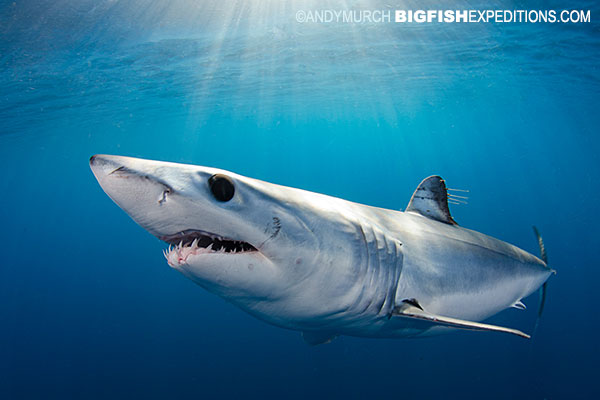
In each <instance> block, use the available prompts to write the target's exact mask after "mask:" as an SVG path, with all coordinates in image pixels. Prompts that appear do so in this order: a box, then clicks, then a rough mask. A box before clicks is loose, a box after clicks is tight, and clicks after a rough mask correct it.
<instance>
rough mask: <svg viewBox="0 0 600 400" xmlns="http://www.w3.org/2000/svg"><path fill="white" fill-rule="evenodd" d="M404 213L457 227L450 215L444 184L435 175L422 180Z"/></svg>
mask: <svg viewBox="0 0 600 400" xmlns="http://www.w3.org/2000/svg"><path fill="white" fill-rule="evenodd" d="M406 211H410V212H416V213H418V214H421V215H423V216H424V217H427V218H431V219H435V220H436V221H440V222H445V223H447V224H452V225H458V224H457V223H456V221H454V219H453V218H452V216H451V215H450V209H449V208H448V192H447V190H446V183H445V182H444V180H443V179H442V178H441V177H439V176H437V175H433V176H430V177H428V178H425V179H423V182H421V183H420V184H419V186H418V187H417V190H415V192H414V193H413V195H412V197H411V199H410V202H409V203H408V207H406Z"/></svg>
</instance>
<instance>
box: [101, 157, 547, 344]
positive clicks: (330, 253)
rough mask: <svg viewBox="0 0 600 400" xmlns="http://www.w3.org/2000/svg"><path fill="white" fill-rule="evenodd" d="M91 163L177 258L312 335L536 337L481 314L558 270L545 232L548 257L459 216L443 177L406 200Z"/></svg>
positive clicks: (107, 161) (237, 298)
mask: <svg viewBox="0 0 600 400" xmlns="http://www.w3.org/2000/svg"><path fill="white" fill-rule="evenodd" d="M90 166H91V169H92V172H93V174H94V175H95V177H96V179H97V181H98V183H99V184H100V186H101V187H102V189H103V190H104V192H105V193H106V194H107V195H108V196H109V197H110V198H111V199H112V200H113V201H114V202H115V203H116V204H117V205H118V206H119V207H120V208H121V209H123V210H124V211H125V212H126V213H127V214H128V215H129V216H130V217H131V218H132V219H133V220H134V221H135V222H137V223H138V224H139V225H140V226H141V227H142V228H144V229H145V230H147V231H148V232H149V233H151V234H152V235H154V236H155V237H157V238H158V239H160V240H161V241H163V242H165V246H166V245H168V247H167V248H166V249H164V250H163V254H164V256H165V258H166V260H167V262H168V264H169V266H170V267H172V268H173V269H175V270H177V271H179V272H181V273H182V274H183V275H185V276H186V277H187V278H189V279H191V280H192V281H193V282H195V283H196V284H198V285H199V286H201V287H202V288H204V289H206V290H208V291H209V292H211V293H214V294H216V295H218V296H220V297H222V298H223V299H225V300H226V301H228V302H230V303H232V304H234V305H235V306H237V307H239V308H241V309H242V310H244V311H246V312H248V313H249V314H251V315H253V316H254V317H256V318H258V319H260V320H262V321H265V322H267V323H269V324H272V325H275V326H278V327H281V328H286V329H291V330H296V331H300V332H302V336H303V337H304V340H305V341H306V342H307V343H309V344H312V345H316V344H321V343H328V342H330V341H332V340H333V339H334V338H336V337H338V336H341V335H347V336H354V337H369V338H400V337H404V338H415V337H424V336H432V335H438V334H442V333H447V332H453V331H456V330H463V329H464V330H475V331H494V332H503V333H508V334H512V335H516V336H520V337H524V338H529V337H530V336H529V335H527V334H526V333H524V332H522V331H520V330H517V329H513V328H509V327H503V326H497V325H492V324H487V323H484V322H481V321H484V320H486V319H487V318H489V317H491V316H493V315H495V314H497V313H499V312H500V311H502V310H504V309H507V308H510V307H515V308H520V309H524V308H525V305H524V304H523V302H522V299H524V298H525V297H527V296H529V295H530V294H532V293H534V292H535V291H537V290H538V289H540V288H541V287H542V288H543V289H544V292H543V293H544V295H545V288H546V283H547V280H548V278H549V277H550V276H551V275H552V274H553V273H555V271H554V270H553V269H551V268H550V267H548V265H547V261H546V256H545V249H544V246H543V242H542V240H541V237H540V236H539V234H538V240H539V245H540V249H541V253H542V254H541V258H538V257H536V256H534V255H532V254H530V253H528V252H526V251H524V250H522V249H520V248H518V247H516V246H514V245H511V244H508V243H506V242H504V241H501V240H498V239H495V238H493V237H490V236H487V235H485V234H482V233H479V232H476V231H473V230H469V229H466V228H464V227H461V226H459V225H458V224H457V222H456V221H455V220H454V218H452V216H451V215H450V210H449V205H448V201H449V196H452V195H451V194H450V195H449V192H448V189H447V187H446V184H445V181H444V180H443V179H442V178H441V177H440V176H437V175H436V176H430V177H428V178H426V179H424V180H423V181H422V182H421V183H420V184H419V185H418V187H417V189H416V190H415V192H414V194H413V196H412V198H411V199H410V201H409V203H408V206H407V207H406V209H405V210H404V211H397V210H389V209H383V208H377V207H372V206H367V205H362V204H358V203H354V202H351V201H347V200H343V199H340V198H336V197H331V196H327V195H324V194H319V193H313V192H310V191H306V190H301V189H296V188H292V187H286V186H281V185H277V184H272V183H268V182H264V181H261V180H257V179H253V178H249V177H245V176H242V175H238V174H236V173H233V172H229V171H225V170H222V169H217V168H210V167H202V166H195V165H185V164H179V163H170V162H163V161H153V160H145V159H139V158H132V157H124V156H113V155H94V156H92V157H91V158H90ZM450 198H452V197H450ZM536 233H537V231H536Z"/></svg>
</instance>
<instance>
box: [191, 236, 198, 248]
mask: <svg viewBox="0 0 600 400" xmlns="http://www.w3.org/2000/svg"><path fill="white" fill-rule="evenodd" d="M191 247H198V238H196V239H194V241H193V242H192V246H191Z"/></svg>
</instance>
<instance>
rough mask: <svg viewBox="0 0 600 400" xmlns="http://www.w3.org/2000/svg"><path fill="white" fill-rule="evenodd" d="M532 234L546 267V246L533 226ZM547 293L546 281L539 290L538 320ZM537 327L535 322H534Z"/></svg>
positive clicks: (542, 310)
mask: <svg viewBox="0 0 600 400" xmlns="http://www.w3.org/2000/svg"><path fill="white" fill-rule="evenodd" d="M533 233H535V237H536V238H537V241H538V245H539V246H540V257H541V259H542V261H543V262H544V263H546V266H548V254H547V253H546V246H544V240H543V239H542V235H540V231H538V229H537V228H536V227H535V226H534V227H533ZM547 291H548V281H546V282H544V284H543V285H542V289H541V290H540V308H539V309H538V320H539V318H540V317H541V316H542V313H543V312H544V304H546V292H547ZM536 326H537V321H536Z"/></svg>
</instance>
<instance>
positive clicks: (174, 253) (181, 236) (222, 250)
mask: <svg viewBox="0 0 600 400" xmlns="http://www.w3.org/2000/svg"><path fill="white" fill-rule="evenodd" d="M159 239H161V240H162V241H164V242H166V243H169V248H168V249H167V250H164V251H163V254H164V256H165V258H166V259H167V262H168V263H169V265H170V266H171V267H173V268H178V267H182V266H184V265H186V264H188V259H190V262H192V261H195V262H197V261H198V257H207V256H210V255H216V254H228V255H241V253H256V252H258V250H257V249H256V247H254V246H253V245H251V244H250V243H248V242H244V241H241V240H233V239H228V238H224V237H222V236H219V235H217V234H214V233H210V232H206V231H201V230H195V229H186V230H185V231H181V232H178V233H175V234H173V235H164V236H161V237H160V238H159Z"/></svg>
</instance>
